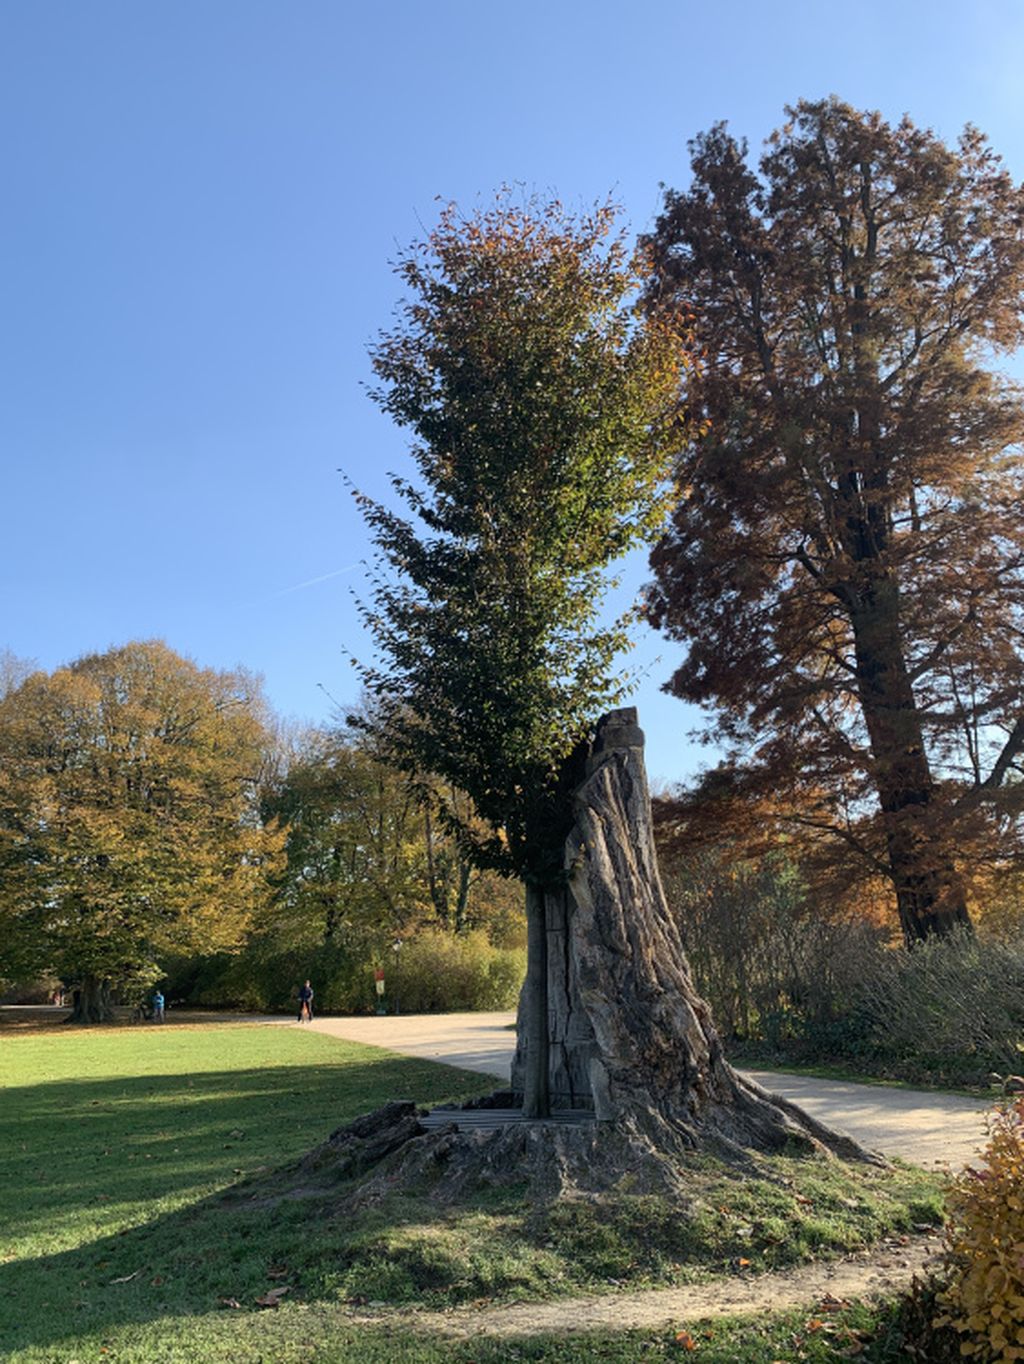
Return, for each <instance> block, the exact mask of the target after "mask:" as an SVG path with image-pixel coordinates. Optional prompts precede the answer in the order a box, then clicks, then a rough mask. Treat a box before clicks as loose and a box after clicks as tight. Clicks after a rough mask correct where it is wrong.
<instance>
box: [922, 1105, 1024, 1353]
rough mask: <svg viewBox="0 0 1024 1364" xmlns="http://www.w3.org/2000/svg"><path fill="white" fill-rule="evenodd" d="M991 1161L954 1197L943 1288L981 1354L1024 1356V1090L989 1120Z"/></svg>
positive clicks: (953, 1314) (961, 1181) (963, 1180)
mask: <svg viewBox="0 0 1024 1364" xmlns="http://www.w3.org/2000/svg"><path fill="white" fill-rule="evenodd" d="M984 1162H985V1163H984V1165H983V1166H982V1167H981V1168H977V1169H975V1168H973V1167H969V1168H968V1169H966V1170H965V1171H964V1172H963V1173H962V1174H961V1175H960V1176H959V1177H958V1178H957V1179H956V1181H955V1182H954V1184H953V1187H952V1190H951V1193H950V1197H949V1212H950V1223H949V1227H948V1230H947V1233H946V1236H947V1259H948V1262H949V1265H950V1269H951V1271H952V1274H951V1279H950V1283H949V1286H948V1287H947V1288H946V1289H945V1290H943V1292H942V1293H940V1295H939V1303H940V1305H941V1307H942V1308H943V1309H944V1315H943V1316H941V1317H940V1318H939V1319H938V1321H937V1322H936V1325H937V1326H941V1325H950V1326H952V1327H953V1328H954V1329H955V1330H956V1331H958V1332H959V1333H960V1335H961V1338H962V1339H961V1345H960V1353H961V1354H962V1355H964V1356H965V1357H968V1358H973V1359H976V1360H978V1361H982V1360H985V1361H990V1360H991V1361H999V1364H1003V1361H1009V1360H1024V1095H1020V1096H1018V1097H1017V1098H1016V1099H1014V1100H1013V1101H1012V1102H1010V1103H1007V1104H1006V1105H1005V1106H1004V1107H1002V1108H1000V1109H998V1110H997V1111H996V1113H995V1114H994V1115H993V1116H992V1118H991V1119H990V1120H989V1141H988V1145H987V1146H986V1148H985V1151H984Z"/></svg>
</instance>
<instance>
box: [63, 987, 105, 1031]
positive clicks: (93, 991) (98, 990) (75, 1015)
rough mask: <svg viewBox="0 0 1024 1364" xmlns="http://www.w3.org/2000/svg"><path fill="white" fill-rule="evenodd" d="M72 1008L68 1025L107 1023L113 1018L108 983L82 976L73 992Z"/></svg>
mask: <svg viewBox="0 0 1024 1364" xmlns="http://www.w3.org/2000/svg"><path fill="white" fill-rule="evenodd" d="M73 998H74V1008H73V1010H72V1012H71V1015H70V1017H69V1018H68V1020H67V1021H68V1022H69V1023H109V1022H110V1021H111V1020H112V1019H113V1017H114V1010H113V1007H112V1005H111V1003H110V982H109V981H107V980H100V979H99V978H98V977H97V976H83V977H82V982H81V984H80V985H79V987H78V989H77V990H75V992H74V995H73Z"/></svg>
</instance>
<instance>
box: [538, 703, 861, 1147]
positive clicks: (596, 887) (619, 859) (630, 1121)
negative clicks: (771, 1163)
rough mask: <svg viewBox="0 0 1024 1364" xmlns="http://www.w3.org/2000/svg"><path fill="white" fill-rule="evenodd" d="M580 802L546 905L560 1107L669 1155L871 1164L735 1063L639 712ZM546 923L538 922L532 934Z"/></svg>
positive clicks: (608, 720) (609, 744) (604, 727)
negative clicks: (669, 888) (677, 870)
mask: <svg viewBox="0 0 1024 1364" xmlns="http://www.w3.org/2000/svg"><path fill="white" fill-rule="evenodd" d="M574 799H575V811H576V823H575V825H574V827H573V830H572V833H571V834H570V836H569V839H568V841H567V844H566V859H567V873H568V874H567V883H566V887H565V890H564V892H560V893H557V894H556V893H555V892H549V893H548V894H547V895H545V897H544V916H543V924H544V929H545V938H546V952H545V955H546V958H547V969H546V982H547V988H546V993H547V997H548V1005H547V1035H548V1037H549V1038H550V1048H549V1056H548V1083H549V1088H550V1093H551V1098H552V1102H553V1105H554V1107H556V1108H562V1107H566V1108H591V1109H593V1111H594V1116H595V1118H597V1120H598V1122H599V1123H609V1124H614V1125H615V1126H616V1127H617V1128H619V1129H620V1130H622V1131H623V1132H625V1133H627V1134H628V1133H633V1134H634V1135H635V1136H636V1137H637V1138H640V1139H641V1140H642V1143H643V1145H644V1146H645V1147H646V1148H648V1149H653V1150H657V1151H661V1152H671V1151H673V1150H679V1149H682V1148H691V1149H692V1148H694V1147H697V1146H699V1145H702V1144H704V1143H711V1144H715V1145H718V1146H719V1147H723V1146H724V1147H727V1148H730V1149H733V1150H736V1149H738V1148H754V1149H759V1150H772V1149H779V1148H780V1147H782V1146H784V1145H785V1144H786V1143H787V1141H790V1140H792V1139H794V1138H796V1139H797V1140H798V1141H802V1142H803V1143H804V1144H813V1143H819V1144H822V1145H824V1146H826V1147H828V1148H830V1149H832V1150H835V1151H838V1152H840V1153H843V1154H847V1155H860V1156H863V1155H864V1154H865V1153H864V1152H862V1151H860V1149H859V1148H858V1147H857V1146H856V1144H855V1143H854V1142H852V1141H850V1140H849V1139H848V1138H844V1137H841V1136H839V1135H838V1134H836V1133H834V1132H831V1131H829V1130H828V1129H826V1128H824V1127H823V1126H822V1125H820V1124H818V1123H817V1122H815V1121H814V1120H812V1119H811V1118H809V1117H808V1116H807V1115H806V1114H804V1113H802V1112H801V1111H800V1110H799V1109H797V1108H796V1107H795V1106H794V1105H792V1104H789V1103H787V1102H785V1101H783V1100H781V1099H778V1098H775V1097H771V1096H769V1095H767V1094H766V1093H764V1091H762V1090H761V1089H760V1088H758V1086H756V1085H754V1084H753V1083H751V1082H750V1081H747V1080H745V1079H744V1078H742V1077H741V1076H739V1075H738V1074H737V1073H736V1072H735V1071H734V1070H733V1069H732V1067H731V1066H730V1065H729V1064H728V1063H727V1062H726V1060H725V1057H724V1055H723V1052H722V1047H721V1043H720V1041H719V1038H718V1034H717V1033H716V1031H715V1029H714V1026H713V1024H712V1021H711V1016H710V1010H709V1008H708V1006H707V1004H706V1003H705V1002H704V1001H703V1000H702V999H701V998H700V997H699V996H698V994H697V992H696V990H695V988H694V985H693V981H692V979H691V976H690V971H689V967H688V965H687V962H686V957H685V954H684V951H683V945H682V941H681V939H680V936H679V931H678V929H677V927H676V925H675V922H674V920H673V918H672V916H671V914H670V913H669V910H668V906H667V905H666V903H665V897H664V893H663V891H662V887H661V880H660V877H659V875H658V867H657V859H656V854H655V850H654V833H653V825H652V819H651V804H650V796H649V793H648V789H647V778H646V773H645V770H644V760H643V734H642V732H641V731H640V729H639V728H638V727H637V724H636V711H635V710H632V709H629V710H620V711H613V712H612V713H611V714H610V715H607V716H605V718H604V719H603V720H602V721H601V723H600V725H599V726H598V731H597V736H596V739H595V742H594V747H593V751H592V754H591V757H590V759H589V761H588V775H587V776H586V778H585V780H584V781H583V783H582V785H581V786H580V787H579V788H578V789H577V791H576V793H575V798H574ZM536 898H539V897H536ZM534 908H535V909H536V905H534ZM540 918H541V916H540V915H539V914H537V913H534V915H533V918H532V919H531V924H532V925H534V931H535V932H536V931H537V929H536V925H537V923H538V921H539V920H540ZM532 945H533V938H532V937H531V947H532ZM537 961H538V959H537V958H534V959H532V960H531V967H532V968H534V969H537ZM538 999H539V991H538V990H537V989H536V982H533V984H532V988H531V983H530V982H528V986H527V989H526V990H524V997H523V1000H522V1001H521V1011H520V1037H519V1045H518V1048H517V1052H516V1057H515V1060H514V1062H513V1068H512V1087H513V1090H519V1091H521V1092H524V1091H525V1090H526V1086H527V1084H533V1085H536V1084H537V1079H536V1077H535V1075H534V1074H533V1070H532V1067H533V1066H534V1065H535V1063H536V1057H537V1053H536V1051H535V1050H534V1048H533V1044H532V1033H531V1029H532V1028H535V1027H536V1026H537V1020H536V1017H535V1015H534V1012H533V1011H534V1010H535V1009H536V1008H537V1007H538ZM524 1022H525V1023H526V1028H525V1031H526V1033H527V1038H526V1040H525V1042H524V1037H523V1033H524V1028H523V1024H524ZM528 1103H529V1101H528ZM526 1111H527V1112H529V1111H530V1109H529V1107H527V1110H526Z"/></svg>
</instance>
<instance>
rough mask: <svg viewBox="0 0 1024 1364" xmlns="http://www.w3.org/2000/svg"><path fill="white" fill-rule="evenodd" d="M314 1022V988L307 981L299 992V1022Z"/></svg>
mask: <svg viewBox="0 0 1024 1364" xmlns="http://www.w3.org/2000/svg"><path fill="white" fill-rule="evenodd" d="M312 1021H313V987H312V985H310V983H309V981H308V980H307V981H306V983H305V985H303V987H302V989H301V990H300V991H299V1022H300V1023H302V1022H306V1023H312Z"/></svg>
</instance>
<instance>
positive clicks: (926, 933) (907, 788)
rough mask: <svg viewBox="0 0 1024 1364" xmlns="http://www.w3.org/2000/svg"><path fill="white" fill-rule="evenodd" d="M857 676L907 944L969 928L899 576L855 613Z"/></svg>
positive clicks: (879, 584) (865, 596)
mask: <svg viewBox="0 0 1024 1364" xmlns="http://www.w3.org/2000/svg"><path fill="white" fill-rule="evenodd" d="M851 620H852V623H853V630H854V644H855V649H856V658H857V681H858V688H859V693H860V702H861V707H862V710H863V713H864V722H865V725H866V726H867V731H868V737H869V738H870V741H871V753H872V759H873V766H874V777H875V786H876V790H877V792H878V799H879V803H880V805H881V808H882V817H883V819H884V821H885V831H886V843H887V851H888V859H889V867H890V874H891V876H892V881H893V885H894V887H895V890H896V903H897V907H898V910H899V916H900V925H901V927H902V929H903V935H904V938H905V939H906V942H907V945H908V946H911V945H912V944H913V943H915V942H919V941H921V940H922V939H923V938H927V937H931V936H932V935H939V936H942V935H944V934H948V933H951V932H953V931H954V929H957V928H969V927H970V917H969V915H968V913H967V900H966V895H965V891H964V886H963V882H962V880H961V879H960V877H959V875H958V874H957V871H956V867H955V865H954V861H953V857H952V855H951V851H950V849H949V847H948V845H947V844H946V842H945V840H944V838H943V831H942V824H943V821H942V820H941V812H940V811H939V810H937V808H936V804H935V797H936V788H935V781H934V778H933V777H932V773H931V769H930V767H929V763H928V755H927V753H926V751H925V745H924V731H923V728H922V725H921V716H920V713H919V711H918V708H917V702H916V699H915V697H914V692H913V688H912V686H911V682H910V676H909V674H908V671H907V665H906V660H905V658H904V656H903V647H902V642H901V640H900V633H899V597H898V589H897V586H896V583H895V582H894V581H892V580H890V579H880V580H878V581H876V582H875V583H874V584H873V585H872V586H871V587H870V589H869V590H867V591H862V593H861V594H860V603H859V605H858V609H857V610H855V611H854V612H853V613H852V615H851Z"/></svg>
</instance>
